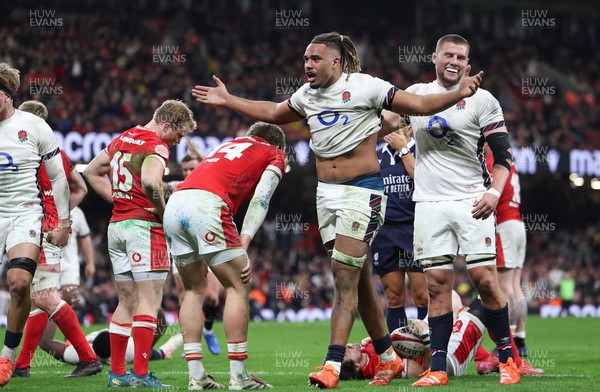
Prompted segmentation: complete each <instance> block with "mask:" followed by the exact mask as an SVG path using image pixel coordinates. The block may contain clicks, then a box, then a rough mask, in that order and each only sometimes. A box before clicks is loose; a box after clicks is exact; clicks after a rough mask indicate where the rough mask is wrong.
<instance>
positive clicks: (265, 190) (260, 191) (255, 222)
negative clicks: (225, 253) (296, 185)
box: [241, 169, 281, 238]
mask: <svg viewBox="0 0 600 392" xmlns="http://www.w3.org/2000/svg"><path fill="white" fill-rule="evenodd" d="M280 180H281V177H279V175H277V174H276V173H275V172H273V171H272V170H269V169H267V170H265V171H264V172H263V174H262V176H261V177H260V181H259V182H258V185H256V190H255V191H254V196H252V200H250V205H249V206H248V211H246V216H244V223H243V224H242V231H241V234H246V235H248V236H250V238H254V234H256V232H257V231H258V229H259V227H260V225H262V223H263V222H264V220H265V218H266V216H267V211H268V210H269V202H270V201H271V196H273V193H275V189H277V185H279V181H280Z"/></svg>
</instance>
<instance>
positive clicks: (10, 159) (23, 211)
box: [0, 109, 60, 217]
mask: <svg viewBox="0 0 600 392" xmlns="http://www.w3.org/2000/svg"><path fill="white" fill-rule="evenodd" d="M59 152H60V150H59V148H58V144H57V142H56V138H55V137H54V133H53V132H52V129H51V128H50V127H49V126H48V124H46V122H45V121H44V120H42V119H41V118H39V117H37V116H36V115H34V114H31V113H27V112H23V111H20V110H17V109H15V112H14V114H13V115H12V116H10V117H9V118H7V119H6V120H4V121H0V217H12V216H18V215H27V214H32V213H39V214H41V213H42V205H41V200H40V195H39V193H40V190H39V189H38V183H37V173H38V169H39V167H40V164H41V163H42V161H43V160H46V159H50V158H51V157H53V156H54V155H56V154H58V153H59Z"/></svg>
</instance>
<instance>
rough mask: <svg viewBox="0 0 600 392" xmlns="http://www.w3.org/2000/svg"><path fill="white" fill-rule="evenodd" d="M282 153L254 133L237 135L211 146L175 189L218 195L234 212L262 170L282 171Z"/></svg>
mask: <svg viewBox="0 0 600 392" xmlns="http://www.w3.org/2000/svg"><path fill="white" fill-rule="evenodd" d="M285 162H286V155H285V153H284V152H283V151H281V150H280V149H279V148H277V146H274V145H272V144H269V143H267V142H266V141H265V140H264V139H262V138H260V137H257V136H246V137H238V138H236V139H233V140H230V141H228V142H225V143H223V144H221V145H219V146H217V147H215V148H214V149H213V150H212V151H211V152H210V153H209V154H208V155H207V156H206V157H205V158H204V159H203V160H202V162H201V163H200V165H198V167H196V169H194V171H192V172H191V173H190V175H189V176H187V178H186V179H185V180H183V182H182V183H181V184H179V186H177V188H176V189H175V191H176V192H177V191H180V190H183V189H202V190H205V191H208V192H212V193H214V194H215V195H217V196H219V197H220V198H222V199H223V200H224V201H225V202H226V203H227V205H228V206H229V209H230V210H231V213H232V214H233V215H235V213H236V212H237V210H238V208H239V206H240V205H241V204H242V203H244V202H245V201H246V200H248V199H250V198H251V197H252V195H253V194H254V190H255V189H256V185H257V184H258V182H259V180H260V177H261V176H262V173H263V172H264V171H265V169H268V170H272V171H273V172H275V173H276V174H277V175H278V176H279V177H281V176H283V173H284V172H285Z"/></svg>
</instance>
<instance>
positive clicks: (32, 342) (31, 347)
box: [15, 309, 48, 369]
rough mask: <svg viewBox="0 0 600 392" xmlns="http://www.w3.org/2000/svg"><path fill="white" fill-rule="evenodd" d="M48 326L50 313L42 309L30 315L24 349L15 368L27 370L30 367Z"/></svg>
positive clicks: (33, 311)
mask: <svg viewBox="0 0 600 392" xmlns="http://www.w3.org/2000/svg"><path fill="white" fill-rule="evenodd" d="M47 324H48V313H46V312H44V311H43V310H42V309H35V310H32V311H31V312H30V313H29V318H28V319H27V325H26V327H25V336H24V339H23V347H22V348H21V353H20V354H19V357H18V358H17V361H16V363H15V366H16V367H17V368H18V369H25V368H28V367H30V365H31V359H32V358H33V356H34V355H35V350H36V349H37V347H38V345H39V344H40V340H41V339H42V335H43V334H44V329H46V325H47Z"/></svg>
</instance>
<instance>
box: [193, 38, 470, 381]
mask: <svg viewBox="0 0 600 392" xmlns="http://www.w3.org/2000/svg"><path fill="white" fill-rule="evenodd" d="M304 69H305V73H306V76H307V78H308V83H306V84H304V85H303V86H302V87H300V89H298V91H296V93H294V95H293V96H292V97H291V98H290V99H289V100H287V101H284V102H280V103H275V102H264V101H263V102H257V101H250V100H247V99H243V98H240V97H236V96H233V95H231V94H229V93H228V92H227V89H226V87H225V85H224V84H223V82H221V80H219V79H218V78H217V77H216V76H213V79H214V81H215V83H216V84H217V87H207V86H196V87H195V88H194V89H193V91H192V95H193V96H194V97H195V98H196V99H197V100H198V101H199V102H202V103H206V104H209V105H215V106H223V107H227V108H229V109H232V110H235V111H237V112H240V113H242V114H244V115H247V116H249V117H252V118H254V119H257V120H260V121H265V122H268V123H275V124H286V123H290V122H294V121H299V120H301V119H306V120H307V121H308V125H309V127H310V131H311V140H310V146H311V148H312V150H313V151H314V153H315V155H316V159H317V176H318V178H319V185H318V187H317V214H318V220H319V230H320V233H321V238H322V240H323V243H324V245H325V247H326V248H327V250H328V252H329V254H330V255H331V258H332V262H331V263H332V268H331V269H332V271H333V275H334V279H335V294H334V295H335V298H334V301H333V303H334V305H333V310H332V315H331V336H330V346H329V349H328V352H327V356H326V358H325V364H324V367H323V369H322V370H321V371H319V372H315V373H311V374H310V375H309V383H310V384H311V385H315V386H317V387H319V388H336V387H337V385H338V381H339V370H340V366H341V362H342V359H343V357H344V352H345V350H346V343H347V341H348V336H349V333H350V330H351V328H352V323H353V321H354V318H355V314H356V311H357V310H358V313H359V314H360V316H361V319H362V321H363V323H364V325H365V327H366V329H367V332H368V333H369V335H370V336H371V337H372V339H373V346H374V348H375V351H376V353H377V354H378V355H379V356H380V358H381V361H380V365H379V366H378V368H377V372H376V374H375V377H374V379H373V381H372V382H371V385H386V384H388V383H389V382H390V381H391V380H392V379H393V378H394V376H395V375H396V373H398V372H399V371H401V370H402V362H401V360H400V358H399V357H397V356H396V354H395V353H394V350H393V349H392V347H391V340H390V338H389V335H388V333H387V331H386V327H385V323H384V316H383V310H382V308H381V304H380V303H379V300H378V298H377V296H376V294H375V291H374V290H373V287H372V284H371V271H370V266H369V264H368V263H367V264H366V265H365V264H364V261H365V259H366V255H367V250H368V247H369V245H370V244H371V241H372V240H373V238H374V237H375V235H376V234H377V230H378V228H379V227H380V226H381V224H382V223H383V217H384V215H385V203H386V198H385V195H384V192H383V180H382V179H381V176H380V174H379V161H378V160H377V155H376V153H375V147H376V142H377V134H378V132H379V131H380V130H382V127H383V128H397V127H398V125H399V124H390V123H389V122H385V121H384V118H383V117H382V111H383V110H384V109H388V110H392V111H394V112H397V113H403V114H414V113H424V114H427V113H437V112H439V111H441V110H444V109H446V108H448V107H450V106H452V105H454V104H455V103H456V102H458V101H459V100H461V99H462V98H465V97H468V96H471V95H473V94H474V93H475V91H476V90H477V88H478V87H479V83H480V81H481V78H482V73H481V72H480V73H479V74H477V75H475V76H471V77H469V76H468V71H467V76H465V78H463V79H462V81H461V82H460V87H459V88H458V89H456V90H454V91H451V92H444V93H442V94H433V95H427V96H416V95H414V94H409V93H407V92H404V91H402V90H399V89H398V88H396V87H394V86H393V85H392V84H390V83H388V82H386V81H383V80H381V79H378V78H374V77H372V76H370V75H366V74H361V73H360V60H359V58H358V55H357V53H356V48H355V47H354V44H353V43H352V41H351V40H350V38H349V37H348V36H345V35H340V34H338V33H336V32H332V33H325V34H320V35H317V36H316V37H314V38H313V40H312V41H311V43H310V44H309V45H308V47H307V48H306V51H305V53H304ZM395 117H396V118H397V116H395ZM359 293H360V295H359Z"/></svg>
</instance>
